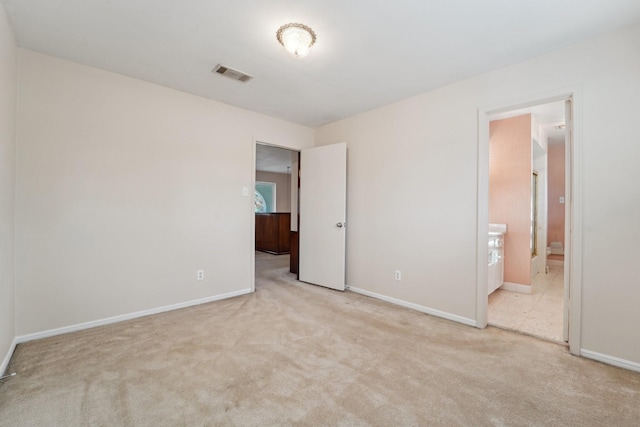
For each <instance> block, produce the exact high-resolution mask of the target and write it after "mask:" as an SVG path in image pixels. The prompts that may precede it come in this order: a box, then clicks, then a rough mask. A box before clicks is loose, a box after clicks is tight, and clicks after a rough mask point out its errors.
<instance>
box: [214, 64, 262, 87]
mask: <svg viewBox="0 0 640 427" xmlns="http://www.w3.org/2000/svg"><path fill="white" fill-rule="evenodd" d="M213 72H214V73H216V74H220V75H222V76H225V77H229V78H230V79H233V80H237V81H239V82H242V83H246V82H248V81H249V80H251V79H252V78H253V76H250V75H249V74H246V73H243V72H242V71H238V70H234V69H233V68H230V67H227V66H226V65H222V64H218V65H216V67H215V68H214V69H213Z"/></svg>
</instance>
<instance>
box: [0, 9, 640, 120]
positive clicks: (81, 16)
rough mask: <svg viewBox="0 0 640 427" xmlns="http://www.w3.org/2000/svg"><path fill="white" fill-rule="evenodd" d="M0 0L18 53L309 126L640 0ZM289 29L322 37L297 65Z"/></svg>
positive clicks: (528, 49) (635, 17)
mask: <svg viewBox="0 0 640 427" xmlns="http://www.w3.org/2000/svg"><path fill="white" fill-rule="evenodd" d="M0 1H2V2H3V3H4V4H5V6H6V8H7V12H8V14H9V17H10V20H11V22H12V25H13V28H14V31H15V33H16V38H17V40H18V44H19V45H20V46H22V47H25V48H28V49H32V50H35V51H39V52H42V53H46V54H49V55H53V56H57V57H60V58H64V59H68V60H71V61H75V62H79V63H82V64H87V65H91V66H94V67H98V68H103V69H106V70H110V71H114V72H117V73H121V74H124V75H128V76H132V77H137V78H140V79H143V80H147V81H150V82H154V83H157V84H160V85H164V86H168V87H171V88H175V89H178V90H182V91H185V92H190V93H194V94H197V95H200V96H204V97H207V98H211V99H216V100H219V101H222V102H225V103H228V104H232V105H236V106H238V107H242V108H246V109H249V110H253V111H257V112H261V113H264V114H267V115H270V116H274V117H279V118H282V119H285V120H289V121H292V122H296V123H300V124H303V125H307V126H311V127H315V126H319V125H322V124H326V123H329V122H332V121H335V120H338V119H341V118H345V117H348V116H351V115H353V114H357V113H359V112H363V111H366V110H370V109H373V108H376V107H379V106H382V105H386V104H389V103H392V102H395V101H399V100H401V99H404V98H408V97H411V96H414V95H417V94H420V93H424V92H427V91H429V90H432V89H435V88H438V87H442V86H444V85H447V84H450V83H453V82H455V81H458V80H461V79H464V78H468V77H471V76H474V75H478V74H481V73H484V72H486V71H489V70H492V69H495V68H499V67H503V66H505V65H508V64H512V63H515V62H518V61H522V60H524V59H527V58H531V57H534V56H537V55H540V54H543V53H545V52H548V51H551V50H554V49H558V48H560V47H562V46H566V45H568V44H571V43H574V42H577V41H580V40H583V39H585V38H588V37H592V36H594V35H597V34H600V33H603V32H607V31H611V30H613V29H616V28H619V27H621V26H625V25H628V24H631V23H636V22H639V21H640V1H638V0H562V1H559V0H535V1H533V0H529V1H524V0H519V1H513V0H512V1H509V0H483V1H477V0H431V1H416V0H396V1H383V0H378V1H373V0H347V1H345V0H323V1H311V0H242V1H240V0H236V1H233V0H232V1H229V0H226V1H219V0H185V1H175V0H0ZM289 22H301V23H304V24H306V25H309V26H310V27H312V28H313V29H314V30H315V32H316V34H317V36H318V41H317V44H316V46H315V47H314V48H313V50H312V51H311V53H310V54H309V56H308V57H306V58H304V59H301V60H297V59H294V58H292V57H291V56H289V55H288V54H287V53H286V52H285V51H284V50H283V49H282V47H281V46H280V45H279V44H278V42H277V40H276V37H275V33H276V30H277V29H278V28H279V27H280V26H281V25H283V24H286V23H289ZM218 63H222V64H224V65H227V66H229V67H233V68H237V69H239V70H241V71H244V72H246V73H248V74H251V75H253V76H254V77H255V78H254V79H253V80H251V81H250V82H248V83H246V84H242V83H239V82H236V81H233V80H229V79H227V78H224V77H222V76H218V75H214V74H212V73H211V70H212V69H213V67H214V66H215V65H216V64H218Z"/></svg>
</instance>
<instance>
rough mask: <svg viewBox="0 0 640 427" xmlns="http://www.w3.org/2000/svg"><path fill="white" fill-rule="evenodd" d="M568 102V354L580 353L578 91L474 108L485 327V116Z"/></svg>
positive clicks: (480, 315) (479, 285)
mask: <svg viewBox="0 0 640 427" xmlns="http://www.w3.org/2000/svg"><path fill="white" fill-rule="evenodd" d="M566 100H571V102H572V106H573V117H572V120H571V122H570V124H571V127H570V128H569V131H570V132H571V133H572V139H571V147H568V148H567V153H569V154H570V155H569V156H566V159H565V167H567V168H568V170H567V175H566V176H567V177H568V178H570V179H568V180H567V181H566V182H565V186H567V189H568V190H569V191H567V194H570V195H571V200H565V209H567V210H569V212H567V214H566V218H567V219H568V221H566V223H565V242H569V243H568V244H567V243H565V246H569V251H568V252H569V254H568V256H566V257H565V265H564V268H565V286H568V289H569V293H570V295H571V297H570V301H569V319H568V320H569V337H568V338H569V351H570V352H571V353H572V354H575V355H580V347H581V310H582V203H583V196H582V194H583V191H582V164H583V162H582V156H583V154H582V152H583V149H582V87H581V86H579V85H578V86H572V87H568V88H562V89H558V90H554V91H549V92H545V93H540V94H537V95H532V96H527V97H523V98H520V99H515V100H511V101H506V102H502V103H498V104H494V105H490V106H485V107H481V108H478V179H477V182H478V189H477V195H478V199H477V207H478V212H477V232H478V235H477V236H476V243H477V250H476V255H477V259H476V327H478V328H485V327H486V326H487V316H488V313H487V306H488V298H487V293H486V284H487V278H488V276H487V274H488V270H487V257H488V249H487V233H488V231H489V117H490V116H491V115H493V114H497V113H502V112H506V111H511V110H518V109H521V108H527V107H531V106H534V105H540V104H546V103H549V102H556V101H566Z"/></svg>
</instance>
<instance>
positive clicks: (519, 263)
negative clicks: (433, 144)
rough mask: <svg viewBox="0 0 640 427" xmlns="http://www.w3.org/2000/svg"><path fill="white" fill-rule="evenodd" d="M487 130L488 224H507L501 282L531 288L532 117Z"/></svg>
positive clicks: (495, 123) (499, 122)
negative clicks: (502, 280) (488, 135)
mask: <svg viewBox="0 0 640 427" xmlns="http://www.w3.org/2000/svg"><path fill="white" fill-rule="evenodd" d="M489 129H490V138H489V222H491V223H498V224H507V234H506V235H505V239H504V240H505V243H504V257H505V258H504V281H505V282H510V283H516V284H520V285H530V284H531V252H530V238H531V233H530V220H529V218H530V213H531V210H530V209H531V161H532V159H531V114H524V115H522V116H517V117H512V118H509V119H503V120H495V121H492V122H491V123H490V128H489Z"/></svg>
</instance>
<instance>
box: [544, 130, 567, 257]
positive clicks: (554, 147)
mask: <svg viewBox="0 0 640 427" xmlns="http://www.w3.org/2000/svg"><path fill="white" fill-rule="evenodd" d="M564 160H565V154H564V143H562V144H549V161H548V162H549V213H548V220H549V224H548V228H547V230H548V235H547V245H550V244H551V242H560V243H562V247H563V248H564V206H565V205H564V204H561V203H560V196H562V197H564V196H565V194H564V173H565V167H564Z"/></svg>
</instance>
